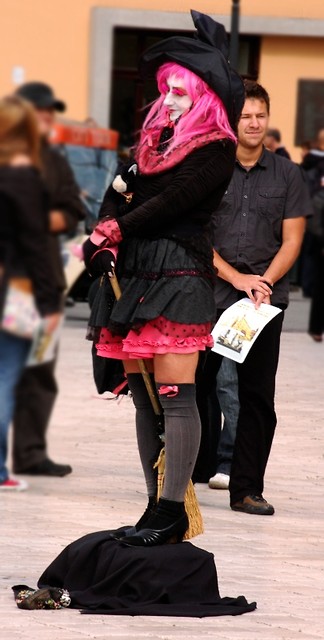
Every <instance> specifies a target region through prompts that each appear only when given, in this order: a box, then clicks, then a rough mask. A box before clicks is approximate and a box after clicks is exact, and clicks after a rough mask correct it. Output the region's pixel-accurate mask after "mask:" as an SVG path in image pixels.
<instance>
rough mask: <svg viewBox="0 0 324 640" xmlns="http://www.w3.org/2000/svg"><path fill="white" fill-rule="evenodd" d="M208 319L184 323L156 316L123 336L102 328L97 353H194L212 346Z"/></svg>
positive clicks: (111, 355)
mask: <svg viewBox="0 0 324 640" xmlns="http://www.w3.org/2000/svg"><path fill="white" fill-rule="evenodd" d="M211 328H212V326H211V323H210V322H207V323H203V324H184V323H179V322H172V321H170V320H167V319H166V318H163V316H160V317H158V318H155V319H154V320H151V321H149V322H147V323H146V324H145V325H144V326H142V327H141V328H140V329H138V330H134V329H131V330H130V331H129V332H128V334H127V336H126V337H125V338H122V337H121V336H116V335H112V333H111V332H110V331H109V329H106V328H102V329H101V331H100V338H99V342H98V343H97V344H96V348H97V354H98V356H101V357H103V358H115V359H117V360H131V359H137V358H145V359H147V358H153V357H154V356H155V355H157V354H160V355H162V354H166V353H177V354H180V353H183V354H186V353H195V352H196V351H204V350H205V349H206V348H207V347H212V346H213V344H214V342H213V339H212V337H211V335H210V331H211Z"/></svg>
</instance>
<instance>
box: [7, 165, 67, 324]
mask: <svg viewBox="0 0 324 640" xmlns="http://www.w3.org/2000/svg"><path fill="white" fill-rule="evenodd" d="M48 239H49V231H48V197H47V194H46V191H45V189H44V186H43V183H42V180H41V178H40V175H39V173H38V171H37V170H36V169H34V168H32V167H9V166H2V167H0V312H1V309H2V306H3V301H4V296H5V292H6V287H7V282H8V279H10V278H11V277H29V278H30V279H31V280H32V283H33V288H34V295H35V300H36V305H37V307H38V310H39V312H40V314H41V315H42V316H45V315H48V314H50V313H55V312H56V311H58V310H59V308H60V291H59V288H58V286H57V284H55V283H54V281H55V280H54V273H53V267H52V261H51V259H50V257H49V250H48V244H49V243H48Z"/></svg>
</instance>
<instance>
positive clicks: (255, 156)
mask: <svg viewBox="0 0 324 640" xmlns="http://www.w3.org/2000/svg"><path fill="white" fill-rule="evenodd" d="M245 89H246V100H245V104H244V107H243V110H242V113H241V117H240V121H239V125H238V147H237V154H236V164H235V169H234V174H233V177H232V180H231V182H230V184H229V187H228V189H227V191H226V192H225V195H224V198H223V200H222V202H221V204H220V206H219V208H218V209H217V211H216V212H215V214H214V216H213V234H214V247H215V251H214V264H215V267H216V268H217V269H218V278H217V283H216V288H215V300H216V305H217V310H218V315H219V316H220V315H221V314H222V312H223V311H224V310H225V309H227V307H229V306H230V305H231V304H233V303H234V302H236V301H237V300H239V299H240V298H243V297H246V296H248V297H249V298H250V299H251V300H252V301H253V303H254V304H255V306H256V308H258V307H259V306H260V304H261V303H265V304H273V305H275V306H278V307H281V309H283V310H284V309H285V308H286V307H287V305H288V294H289V279H288V276H287V273H288V271H289V269H290V267H291V266H292V264H293V263H294V261H295V260H296V258H297V256H298V253H299V251H300V246H301V242H302V238H303V234H304V226H305V216H306V215H308V214H310V213H311V204H310V201H309V197H308V191H307V186H306V183H305V180H304V178H303V175H302V173H301V170H300V168H299V167H298V166H297V165H295V164H294V163H292V162H290V161H287V160H286V159H284V158H281V157H280V156H277V155H275V154H274V153H271V152H270V151H267V150H266V149H265V148H264V145H263V141H264V138H265V135H266V132H267V128H268V120H269V96H268V94H267V92H266V91H265V89H263V87H261V86H260V85H258V84H257V83H254V82H251V81H246V82H245ZM283 315H284V314H283V312H282V313H280V314H278V315H277V316H276V317H275V318H274V319H273V320H271V321H270V322H269V323H268V325H267V326H266V327H265V328H264V329H263V331H262V332H261V334H260V335H259V337H258V339H257V340H256V342H255V343H254V345H253V347H252V348H251V350H250V352H249V354H248V355H247V357H246V360H245V361H244V363H242V364H238V365H237V372H238V382H239V399H240V412H239V418H238V425H237V435H236V442H235V448H234V455H233V461H232V468H231V477H230V485H229V490H230V505H231V508H232V509H233V510H235V511H242V512H244V513H251V514H259V515H272V514H273V513H274V508H273V506H272V505H271V504H269V503H268V502H267V501H266V500H265V499H264V498H263V495H262V494H263V479H264V474H265V469H266V465H267V461H268V457H269V454H270V449H271V444H272V439H273V435H274V431H275V426H276V414H275V408H274V392H275V376H276V371H277V364H278V357H279V343H280V334H281V329H282V322H283ZM220 363H221V356H219V355H218V354H216V353H214V352H211V353H210V354H209V356H208V358H207V362H206V366H205V369H204V374H203V376H202V379H200V382H199V385H200V394H201V393H202V391H201V389H203V388H205V393H206V391H207V392H208V391H209V390H210V389H212V388H213V387H214V385H215V376H216V374H217V371H218V369H219V366H220ZM202 385H204V386H203V387H202ZM197 396H199V390H198V393H197Z"/></svg>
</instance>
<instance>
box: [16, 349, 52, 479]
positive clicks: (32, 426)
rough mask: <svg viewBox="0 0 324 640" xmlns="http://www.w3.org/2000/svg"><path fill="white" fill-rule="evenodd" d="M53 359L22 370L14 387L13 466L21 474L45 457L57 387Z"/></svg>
mask: <svg viewBox="0 0 324 640" xmlns="http://www.w3.org/2000/svg"><path fill="white" fill-rule="evenodd" d="M55 365H56V360H52V361H51V362H46V363H45V364H42V365H39V366H36V367H28V368H26V369H25V371H24V373H23V375H22V377H21V379H20V381H19V384H18V387H17V390H16V406H15V413H14V419H13V447H12V457H13V469H14V471H15V472H16V473H18V472H19V473H23V472H24V471H25V470H27V469H28V468H29V467H32V466H34V465H35V464H39V463H40V462H42V461H43V460H45V458H46V457H47V452H46V431H47V427H48V423H49V420H50V417H51V413H52V409H53V406H54V402H55V399H56V396H57V392H58V388H57V383H56V380H55V375H54V372H55Z"/></svg>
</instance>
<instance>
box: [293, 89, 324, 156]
mask: <svg viewBox="0 0 324 640" xmlns="http://www.w3.org/2000/svg"><path fill="white" fill-rule="evenodd" d="M323 127H324V80H299V82H298V96H297V119H296V132H295V145H296V146H301V145H302V144H303V143H304V142H312V141H313V140H315V139H316V135H317V132H318V131H319V130H320V129H322V128H323Z"/></svg>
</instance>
